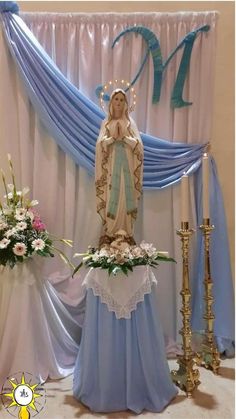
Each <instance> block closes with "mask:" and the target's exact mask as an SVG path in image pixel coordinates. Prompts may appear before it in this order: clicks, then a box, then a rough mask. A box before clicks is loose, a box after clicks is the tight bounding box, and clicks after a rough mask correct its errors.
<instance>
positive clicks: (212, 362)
mask: <svg viewBox="0 0 236 419" xmlns="http://www.w3.org/2000/svg"><path fill="white" fill-rule="evenodd" d="M214 228H215V227H214V226H213V225H211V223H210V219H209V218H203V224H202V225H200V229H201V230H202V233H203V235H204V267H205V273H204V288H205V295H204V300H205V314H204V316H203V318H204V320H205V321H206V328H205V334H204V340H203V343H202V345H201V349H200V353H197V358H196V362H197V364H198V365H202V366H204V367H205V368H208V369H211V370H212V371H213V372H214V374H218V371H219V367H220V355H219V352H218V350H217V347H216V344H215V341H214V334H213V325H214V319H215V316H214V314H213V310H212V305H213V303H214V297H213V295H212V286H213V282H212V279H211V269H210V234H211V231H212V230H213V229H214Z"/></svg>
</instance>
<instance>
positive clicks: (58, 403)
mask: <svg viewBox="0 0 236 419" xmlns="http://www.w3.org/2000/svg"><path fill="white" fill-rule="evenodd" d="M169 364H170V368H171V369H173V368H174V369H176V368H177V366H176V362H175V361H169ZM234 378H235V377H234V359H225V360H223V361H221V368H220V375H219V376H215V375H214V374H213V373H212V372H211V371H208V370H205V369H204V368H200V380H201V384H200V385H199V387H198V389H197V390H195V393H194V397H193V398H192V399H188V398H186V396H185V393H183V392H182V391H180V392H179V394H178V396H177V397H176V398H175V399H174V400H173V401H172V403H171V404H170V405H169V406H168V407H167V408H166V409H165V410H164V411H163V412H162V413H155V414H154V413H150V412H143V413H142V414H140V415H138V417H139V418H145V419H151V418H157V419H233V418H234ZM45 388H46V393H47V399H46V405H45V408H44V409H43V410H42V412H41V413H40V414H39V415H37V416H36V418H39V419H77V418H81V419H91V418H93V417H94V418H101V419H105V418H107V419H126V418H135V417H137V415H136V414H134V413H132V412H129V411H127V412H118V413H110V414H100V413H92V412H90V411H89V409H87V408H86V407H84V406H82V405H81V404H80V403H78V402H77V401H76V400H75V399H74V398H73V395H72V377H71V376H70V377H67V378H65V379H63V380H58V381H51V382H48V383H46V384H45ZM34 413H35V412H33V411H32V414H31V417H34V416H33V415H34ZM0 417H1V419H8V418H9V419H10V418H11V417H12V416H11V415H10V414H9V413H8V412H6V411H5V410H4V408H3V406H0Z"/></svg>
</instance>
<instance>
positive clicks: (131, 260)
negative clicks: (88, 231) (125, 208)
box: [73, 241, 175, 275]
mask: <svg viewBox="0 0 236 419" xmlns="http://www.w3.org/2000/svg"><path fill="white" fill-rule="evenodd" d="M74 256H75V257H77V256H83V259H82V262H81V263H80V264H79V265H78V266H77V267H76V268H75V270H74V273H73V275H74V274H75V273H76V272H77V271H78V270H79V269H80V268H81V266H83V265H84V266H87V267H90V268H91V267H92V268H101V269H107V270H108V274H109V275H111V274H113V275H117V274H118V273H119V272H123V273H124V274H126V275H128V273H129V271H131V272H132V271H133V268H134V267H135V266H139V265H149V266H152V267H153V268H156V267H157V265H159V263H158V262H175V260H174V259H173V258H170V257H169V256H168V252H159V251H157V249H156V248H155V247H154V246H153V245H152V244H150V243H146V242H144V241H142V242H141V243H140V245H139V246H136V245H135V246H130V245H129V246H127V247H126V248H124V249H114V248H113V247H112V246H111V247H109V246H104V247H103V248H101V249H97V248H94V247H89V248H88V251H87V253H76V254H75V255H74Z"/></svg>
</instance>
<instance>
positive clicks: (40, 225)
mask: <svg viewBox="0 0 236 419" xmlns="http://www.w3.org/2000/svg"><path fill="white" fill-rule="evenodd" d="M32 226H33V228H34V229H35V230H37V231H44V230H46V226H45V224H44V223H42V221H41V220H40V219H34V221H33V223H32Z"/></svg>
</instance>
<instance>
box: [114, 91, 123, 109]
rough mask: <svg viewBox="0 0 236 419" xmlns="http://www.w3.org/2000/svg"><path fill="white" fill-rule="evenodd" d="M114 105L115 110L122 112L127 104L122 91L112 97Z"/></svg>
mask: <svg viewBox="0 0 236 419" xmlns="http://www.w3.org/2000/svg"><path fill="white" fill-rule="evenodd" d="M112 106H113V109H114V110H115V111H119V112H122V111H123V109H124V106H125V98H124V95H123V94H122V93H117V94H115V96H114V97H113V98H112Z"/></svg>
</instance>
